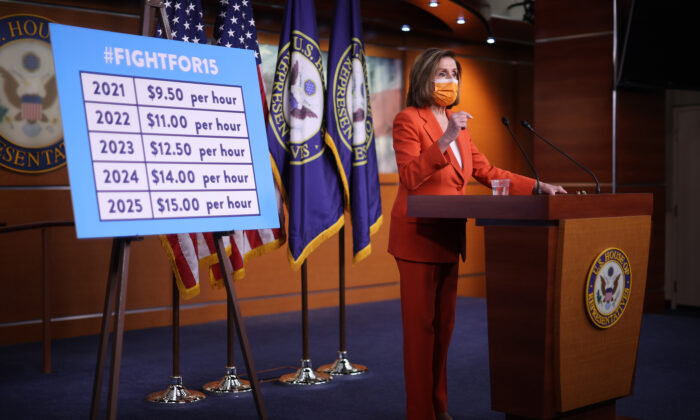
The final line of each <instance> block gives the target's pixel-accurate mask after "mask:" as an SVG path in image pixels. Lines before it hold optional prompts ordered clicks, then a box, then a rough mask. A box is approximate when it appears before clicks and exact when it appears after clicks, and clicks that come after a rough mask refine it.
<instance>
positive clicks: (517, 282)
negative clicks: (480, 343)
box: [485, 226, 557, 418]
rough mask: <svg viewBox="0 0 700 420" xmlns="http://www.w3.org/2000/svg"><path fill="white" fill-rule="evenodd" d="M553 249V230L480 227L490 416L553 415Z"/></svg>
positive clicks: (554, 249) (541, 416)
mask: <svg viewBox="0 0 700 420" xmlns="http://www.w3.org/2000/svg"><path fill="white" fill-rule="evenodd" d="M556 244H557V228H556V227H539V228H532V227H504V226H487V227H486V240H485V247H486V253H487V255H488V258H487V260H486V271H487V273H488V276H489V280H488V282H487V283H486V293H487V300H486V303H487V309H488V324H489V368H490V369H489V371H490V378H491V407H492V408H493V409H494V410H496V411H501V412H505V413H509V414H515V415H519V416H525V417H528V418H550V417H552V416H553V415H554V414H555V412H554V401H553V397H552V386H553V384H552V357H553V355H552V352H551V351H550V350H549V349H550V347H551V337H552V329H553V319H552V313H551V308H552V299H553V288H554V276H555V269H556V265H555V264H556V248H557V246H556ZM525 250H527V251H526V252H525ZM533 261H537V262H538V263H537V264H533ZM524 314H527V316H523V315H524Z"/></svg>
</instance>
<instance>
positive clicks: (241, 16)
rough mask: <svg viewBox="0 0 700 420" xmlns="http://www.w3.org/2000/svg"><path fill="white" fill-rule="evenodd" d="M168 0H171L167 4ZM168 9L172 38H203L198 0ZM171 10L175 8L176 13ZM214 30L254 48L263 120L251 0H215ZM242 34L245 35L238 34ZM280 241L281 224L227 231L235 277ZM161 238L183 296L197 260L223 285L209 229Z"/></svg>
mask: <svg viewBox="0 0 700 420" xmlns="http://www.w3.org/2000/svg"><path fill="white" fill-rule="evenodd" d="M168 3H171V4H170V5H168ZM185 3H188V4H187V6H186V7H187V8H186V9H184V8H185V6H184V4H185ZM229 3H231V4H229ZM178 4H180V6H178ZM183 9H184V10H187V9H191V10H192V13H189V14H188V13H187V12H186V11H185V12H182V10H183ZM166 10H167V11H168V19H169V21H170V22H171V24H173V31H175V33H174V34H173V39H180V40H183V41H189V42H205V36H204V31H203V30H202V31H201V36H199V29H198V28H199V25H201V23H202V12H201V10H202V8H201V4H200V2H199V1H190V2H184V1H180V2H166ZM175 12H177V14H176V13H175ZM194 12H196V13H194ZM183 15H184V16H185V17H186V19H177V21H174V17H177V16H183ZM185 23H189V27H186V25H185ZM175 24H179V25H180V26H177V27H176V26H175ZM192 28H195V30H196V31H197V32H186V31H192ZM244 29H245V31H244ZM178 30H179V31H180V32H179V33H177V31H178ZM222 31H225V33H224V34H223V35H221V32H222ZM236 31H241V32H240V33H241V34H242V35H240V36H238V37H237V38H236V39H233V37H234V36H237V33H238V32H236ZM161 33H162V31H161V32H159V33H158V36H161ZM176 34H177V38H176ZM248 34H250V35H248ZM193 35H194V37H193ZM214 35H215V38H216V40H217V44H220V45H224V46H227V47H230V48H231V47H232V48H247V49H253V48H254V49H255V57H256V63H257V65H258V82H259V84H260V94H261V96H262V104H263V111H264V114H265V120H266V121H267V102H266V99H265V89H264V87H263V83H262V73H261V69H260V66H261V60H260V50H259V49H258V42H257V35H256V32H255V20H254V19H253V9H252V7H251V6H250V3H249V1H247V0H246V1H240V0H239V1H235V2H229V1H227V0H221V1H220V2H219V14H218V16H217V19H216V27H215V28H214ZM241 36H242V37H243V39H242V40H241ZM222 39H223V40H225V41H224V42H223V43H222V42H220V41H221V40H222ZM263 141H267V139H263ZM275 193H276V196H277V209H278V214H279V216H280V226H284V212H283V209H282V199H281V196H280V193H279V190H278V189H277V186H276V185H275ZM284 241H285V236H284V230H283V229H280V228H277V229H258V230H246V231H236V232H233V234H232V235H230V236H228V237H225V238H224V246H225V247H226V253H227V254H228V255H229V259H230V260H231V264H232V265H233V269H234V279H239V278H242V277H243V276H244V275H245V262H246V261H247V260H248V259H249V258H251V257H254V256H258V255H262V254H265V253H267V252H269V251H272V250H274V249H277V248H279V247H281V246H282V245H283V244H284ZM161 242H162V244H163V247H164V248H165V251H166V253H167V254H168V257H169V258H170V262H171V266H172V268H173V272H174V273H175V277H176V278H177V283H178V286H179V289H180V293H181V295H182V296H183V297H185V298H190V297H194V296H196V295H198V294H199V263H202V264H206V265H208V266H209V280H210V282H211V284H212V286H215V287H220V286H221V285H222V282H221V280H222V279H223V275H222V271H221V266H220V265H219V261H218V258H217V256H216V247H215V244H214V236H213V235H212V234H211V233H184V234H177V235H164V236H161Z"/></svg>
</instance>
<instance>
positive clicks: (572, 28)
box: [535, 0, 613, 54]
mask: <svg viewBox="0 0 700 420" xmlns="http://www.w3.org/2000/svg"><path fill="white" fill-rule="evenodd" d="M535 14H536V15H535V41H537V40H540V39H542V38H556V37H564V36H576V35H581V34H587V33H596V32H605V31H612V29H613V10H612V2H611V1H609V0H587V1H585V2H582V1H578V0H544V1H543V0H539V1H538V2H537V8H536V9H535ZM611 54H612V52H611Z"/></svg>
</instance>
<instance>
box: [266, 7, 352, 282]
mask: <svg viewBox="0 0 700 420" xmlns="http://www.w3.org/2000/svg"><path fill="white" fill-rule="evenodd" d="M323 93H324V78H323V61H322V59H321V49H320V48H319V46H318V31H317V29H316V12H315V10H314V3H313V2H311V1H305V0H288V1H287V8H286V15H285V19H284V26H283V27H282V33H281V34H280V44H279V52H278V54H277V65H276V69H275V77H274V82H273V84H272V96H271V100H270V116H269V119H268V121H269V125H268V131H267V136H268V145H269V146H270V154H271V155H272V170H273V172H274V175H275V179H276V180H277V182H278V185H279V186H280V190H281V192H282V196H283V197H284V200H285V202H286V203H287V208H288V210H289V232H288V235H287V238H288V242H289V260H290V264H291V265H292V268H293V269H295V270H296V269H298V268H299V267H300V266H301V264H302V263H303V262H304V260H305V259H306V257H308V256H309V254H310V253H311V252H313V250H314V249H316V248H317V247H318V245H319V244H320V243H321V242H323V241H324V240H325V239H326V238H329V237H330V236H332V235H334V234H335V233H336V232H337V231H338V230H340V228H341V227H342V226H343V195H342V186H341V184H340V179H339V176H338V165H337V154H336V153H335V150H334V149H335V145H334V144H333V142H330V143H329V142H328V141H327V138H326V136H325V132H324V127H323V124H322V122H323V104H324V100H323V96H324V95H323Z"/></svg>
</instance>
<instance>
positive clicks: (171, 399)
mask: <svg viewBox="0 0 700 420" xmlns="http://www.w3.org/2000/svg"><path fill="white" fill-rule="evenodd" d="M204 398H206V396H205V395H204V394H202V393H201V392H199V391H190V390H188V389H187V388H185V387H184V386H183V385H182V376H171V377H170V386H168V388H167V389H166V390H165V391H159V392H154V393H152V394H149V395H148V398H146V399H147V400H148V401H149V402H155V403H164V404H184V403H191V402H195V401H199V400H202V399H204Z"/></svg>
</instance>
